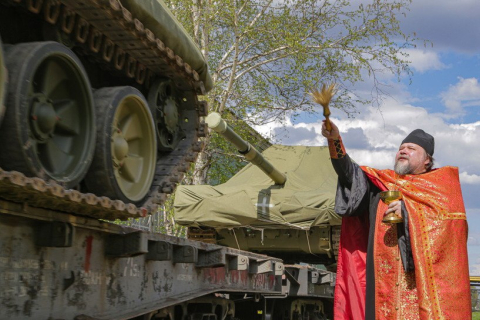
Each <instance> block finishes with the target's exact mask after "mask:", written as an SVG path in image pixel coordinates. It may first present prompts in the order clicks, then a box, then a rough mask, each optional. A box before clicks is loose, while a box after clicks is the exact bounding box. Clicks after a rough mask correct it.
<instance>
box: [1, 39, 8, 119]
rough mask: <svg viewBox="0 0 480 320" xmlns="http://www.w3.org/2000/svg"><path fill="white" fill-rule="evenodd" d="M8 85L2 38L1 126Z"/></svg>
mask: <svg viewBox="0 0 480 320" xmlns="http://www.w3.org/2000/svg"><path fill="white" fill-rule="evenodd" d="M6 83H7V69H6V68H5V62H4V61H3V49H2V38H0V126H1V125H2V120H3V115H4V114H5V104H4V103H5V101H4V100H5V85H6Z"/></svg>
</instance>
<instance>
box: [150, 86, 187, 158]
mask: <svg viewBox="0 0 480 320" xmlns="http://www.w3.org/2000/svg"><path fill="white" fill-rule="evenodd" d="M148 104H149V106H150V110H151V111H152V115H153V118H154V121H155V124H156V132H157V141H158V150H160V151H172V150H174V149H175V147H176V146H177V145H178V143H179V142H180V140H182V139H183V138H184V137H185V134H184V132H183V130H182V129H181V128H180V121H179V119H181V114H180V112H181V111H180V107H179V104H178V101H177V100H176V98H175V87H174V85H173V83H172V82H171V81H167V80H157V81H155V82H154V83H153V85H152V87H151V88H150V91H149V93H148Z"/></svg>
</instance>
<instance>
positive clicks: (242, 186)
mask: <svg viewBox="0 0 480 320" xmlns="http://www.w3.org/2000/svg"><path fill="white" fill-rule="evenodd" d="M263 155H264V156H265V158H266V159H268V160H269V161H270V162H271V163H272V164H273V165H274V166H275V167H276V168H277V169H278V170H279V171H280V172H284V173H285V174H286V176H287V181H286V183H285V185H283V186H279V185H275V184H274V182H273V181H272V180H271V179H270V178H269V177H268V176H267V175H265V174H264V173H263V172H262V171H261V170H260V169H259V168H257V167H256V166H254V165H252V164H249V165H247V166H246V167H245V168H243V169H242V170H241V171H239V172H238V173H237V174H236V175H235V176H233V177H232V178H231V179H230V180H228V181H227V182H226V183H224V184H221V185H218V186H209V185H195V186H178V188H177V191H176V193H175V202H174V210H175V220H176V222H177V223H179V224H181V225H184V226H197V227H198V226H208V227H213V228H229V227H240V226H251V227H258V228H299V229H309V228H310V227H312V226H319V225H339V224H340V221H341V220H340V217H339V216H338V215H337V214H336V213H335V212H334V202H335V192H336V186H337V174H336V173H335V171H334V169H333V167H332V164H331V162H330V155H329V151H328V148H327V147H300V146H281V145H273V146H271V147H270V148H268V149H266V150H265V151H264V152H263Z"/></svg>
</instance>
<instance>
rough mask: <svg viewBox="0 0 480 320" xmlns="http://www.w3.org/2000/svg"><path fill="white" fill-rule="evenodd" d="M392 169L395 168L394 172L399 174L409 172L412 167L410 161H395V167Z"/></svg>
mask: <svg viewBox="0 0 480 320" xmlns="http://www.w3.org/2000/svg"><path fill="white" fill-rule="evenodd" d="M393 169H394V170H395V173H396V174H398V175H401V176H403V175H406V174H410V173H412V172H413V170H412V167H411V166H410V162H400V161H396V162H395V167H394V168H393Z"/></svg>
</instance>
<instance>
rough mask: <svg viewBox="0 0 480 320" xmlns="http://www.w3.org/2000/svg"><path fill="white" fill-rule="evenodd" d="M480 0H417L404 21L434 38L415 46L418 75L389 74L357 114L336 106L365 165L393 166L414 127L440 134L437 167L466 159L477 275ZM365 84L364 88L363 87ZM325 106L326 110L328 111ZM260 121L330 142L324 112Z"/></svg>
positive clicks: (308, 140)
mask: <svg viewBox="0 0 480 320" xmlns="http://www.w3.org/2000/svg"><path fill="white" fill-rule="evenodd" d="M479 13H480V1H478V0H457V1H446V0H413V2H412V4H411V5H410V12H409V14H408V15H407V17H406V18H405V19H404V20H403V22H402V28H403V30H404V31H405V32H406V33H410V32H416V33H417V35H418V36H419V37H421V38H423V39H428V40H429V41H431V43H432V46H430V45H429V46H427V47H423V46H418V47H417V48H416V49H411V50H409V51H408V53H409V55H410V57H409V60H410V61H411V67H412V70H413V71H414V75H413V78H412V83H410V82H409V80H408V79H407V78H405V79H404V80H403V81H402V82H400V83H398V82H395V81H394V79H393V78H392V79H391V82H390V81H389V79H384V80H386V81H388V82H390V84H391V88H390V89H389V90H388V91H389V94H390V96H389V97H387V98H386V99H385V100H384V101H383V102H382V105H381V108H380V111H379V110H378V109H377V108H373V107H369V106H363V107H362V108H361V109H359V111H360V114H358V115H356V116H355V118H348V117H347V116H346V115H345V114H344V113H343V112H341V111H338V110H332V116H331V117H332V119H333V121H335V123H336V124H337V125H338V126H339V128H340V131H341V134H342V138H343V141H344V143H345V145H346V148H347V152H348V153H349V154H350V156H351V157H352V158H354V159H355V160H356V161H357V162H358V163H360V164H362V165H368V166H373V167H376V168H380V169H383V168H392V166H393V161H394V156H395V152H396V150H397V148H398V146H399V144H400V142H401V141H402V140H403V138H404V137H405V136H406V135H407V134H408V133H409V132H411V131H412V130H414V129H416V128H422V129H424V130H425V131H427V132H429V133H430V134H432V135H433V136H434V137H435V144H436V149H435V154H434V158H435V163H436V165H435V166H436V167H440V166H445V165H451V166H457V167H459V171H460V181H461V184H462V193H463V196H464V201H465V207H466V211H467V221H468V224H469V239H468V251H469V264H470V273H471V275H480V202H479V201H478V200H477V198H479V197H480V146H479V144H480V19H479V18H478V14H479ZM361 87H364V86H363V85H361V86H360V85H359V86H358V90H359V91H360V90H363V89H364V88H361ZM321 114H322V112H321V110H318V115H321ZM300 119H301V120H299V121H297V122H295V123H292V122H291V121H288V119H287V122H286V123H287V125H286V126H284V125H279V124H271V125H269V126H264V127H258V128H256V129H257V130H258V131H259V132H261V133H264V134H265V135H268V136H276V137H277V139H278V142H279V143H282V144H289V145H317V146H318V145H325V144H326V142H325V139H324V138H323V137H322V136H321V134H320V128H321V120H322V118H321V117H320V116H317V117H315V116H310V117H300Z"/></svg>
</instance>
